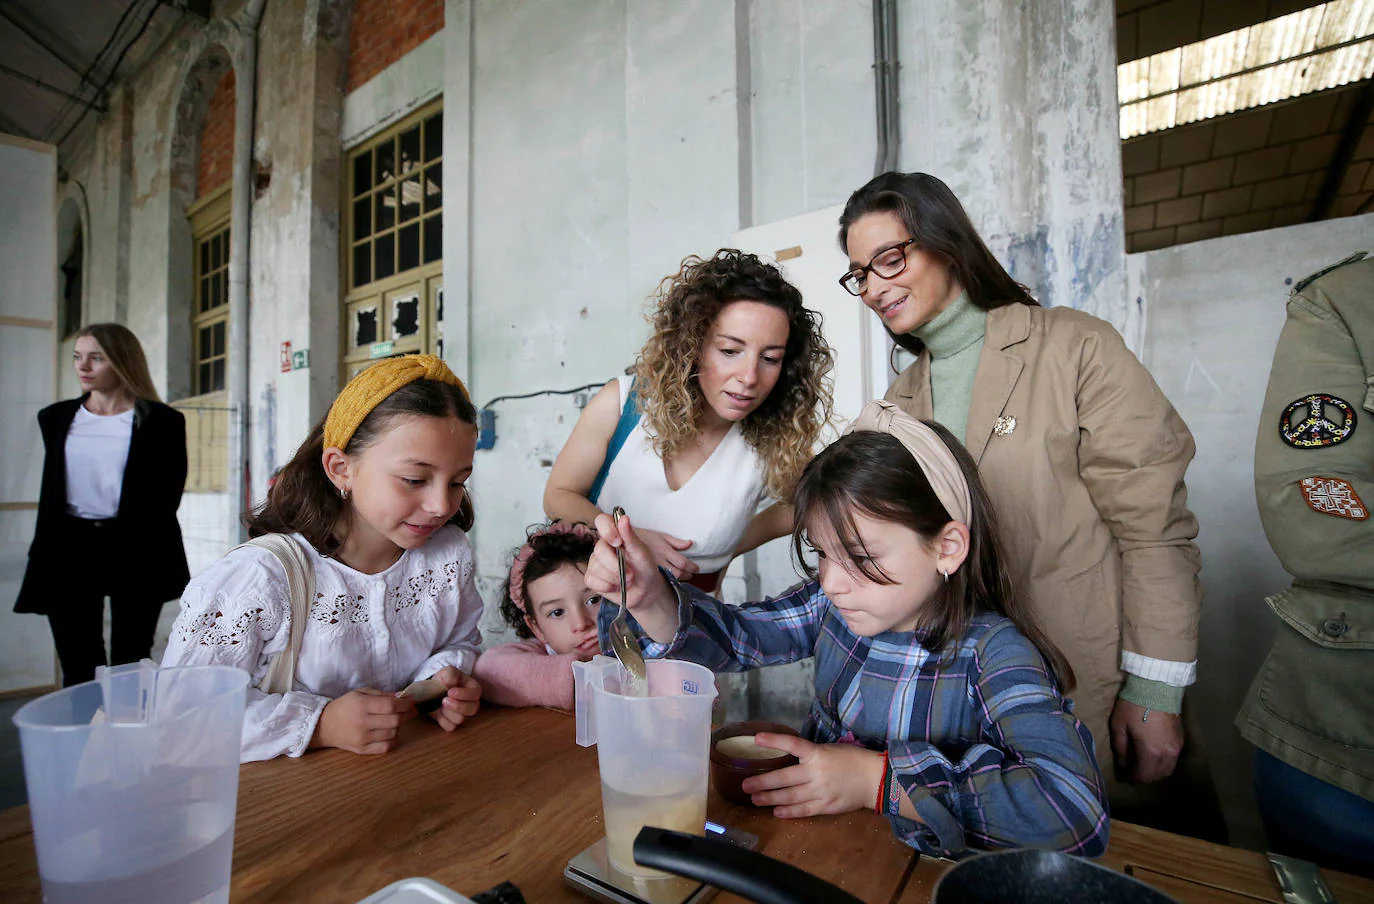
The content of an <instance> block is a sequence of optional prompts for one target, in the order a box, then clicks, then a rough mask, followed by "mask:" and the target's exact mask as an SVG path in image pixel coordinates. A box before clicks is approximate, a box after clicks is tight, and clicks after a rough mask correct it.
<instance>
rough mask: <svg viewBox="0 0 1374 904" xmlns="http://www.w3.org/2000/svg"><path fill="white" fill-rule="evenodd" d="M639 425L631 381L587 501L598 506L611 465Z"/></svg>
mask: <svg viewBox="0 0 1374 904" xmlns="http://www.w3.org/2000/svg"><path fill="white" fill-rule="evenodd" d="M638 425H639V405H638V404H637V398H636V394H635V384H634V381H633V380H631V381H630V391H629V393H627V394H626V396H625V405H624V406H623V407H622V408H621V409H620V420H618V421H616V424H615V432H614V433H612V434H611V441H610V443H609V444H607V446H606V460H605V461H603V462H602V463H601V470H600V471H597V472H596V479H595V480H593V481H592V488H591V489H590V490H588V491H587V499H588V500H589V501H590V502H591V503H592V505H596V500H597V499H598V498H599V497H600V496H601V488H602V487H603V486H604V485H605V483H606V475H608V474H610V473H611V464H612V462H614V461H615V457H616V456H617V455H619V454H620V449H621V447H622V446H624V445H625V440H627V439H629V438H630V434H631V433H632V432H633V431H634V429H635V427H637V426H638Z"/></svg>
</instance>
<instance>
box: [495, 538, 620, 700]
mask: <svg viewBox="0 0 1374 904" xmlns="http://www.w3.org/2000/svg"><path fill="white" fill-rule="evenodd" d="M595 547H596V531H594V530H592V529H591V528H590V527H588V526H587V525H585V524H581V523H575V524H570V523H568V522H567V521H553V522H550V523H548V524H540V525H537V526H535V527H532V528H530V530H529V534H528V539H527V540H526V541H525V543H524V545H523V546H521V547H520V548H519V549H517V550H516V551H515V555H514V556H513V557H512V558H511V565H510V576H509V577H508V578H507V579H506V584H505V587H503V588H502V590H503V592H502V595H501V597H502V598H501V615H502V617H503V618H505V620H506V623H507V624H509V625H510V626H511V627H512V628H514V629H515V634H516V636H517V637H519V638H520V640H517V641H515V642H514V643H508V644H502V645H501V646H499V647H492V648H491V649H489V650H486V651H485V652H483V653H482V655H481V656H480V657H478V659H477V667H476V669H475V670H474V671H473V675H474V676H475V677H476V678H477V680H478V681H480V682H481V683H482V695H483V696H484V697H485V698H486V699H487V700H489V701H491V702H492V703H497V704H500V705H501V706H551V707H554V708H555V709H567V710H571V709H572V708H573V703H574V702H575V701H574V693H573V670H572V664H573V663H574V662H577V661H579V660H584V661H585V660H587V659H591V658H592V657H593V656H595V655H596V654H597V653H598V652H599V651H600V649H601V647H600V645H599V643H598V641H597V636H596V616H597V612H598V611H599V610H600V608H601V597H600V595H599V594H597V593H595V592H593V591H591V590H589V589H587V560H588V559H590V558H591V555H592V550H593V549H594V548H595Z"/></svg>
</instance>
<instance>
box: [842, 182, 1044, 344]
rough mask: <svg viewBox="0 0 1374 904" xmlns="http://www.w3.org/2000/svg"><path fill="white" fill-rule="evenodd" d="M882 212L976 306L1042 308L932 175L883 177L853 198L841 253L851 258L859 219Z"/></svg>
mask: <svg viewBox="0 0 1374 904" xmlns="http://www.w3.org/2000/svg"><path fill="white" fill-rule="evenodd" d="M882 211H887V212H889V213H895V214H896V215H897V217H898V218H899V219H900V220H901V221H902V225H903V226H905V227H906V231H907V234H908V235H910V236H911V238H913V239H915V240H916V242H915V247H917V248H920V249H921V250H922V251H928V252H930V253H931V254H935V255H937V256H938V257H939V258H940V259H941V260H943V261H944V262H945V264H946V265H947V266H948V267H949V268H950V272H951V273H952V274H953V275H954V278H955V279H956V280H958V282H959V285H960V286H962V287H963V289H964V291H965V292H967V293H968V297H969V301H971V302H973V304H974V305H975V306H977V307H980V308H982V309H983V310H985V311H990V310H992V309H993V308H1000V307H1002V306H1004V305H1009V304H1030V305H1036V306H1038V305H1039V302H1037V301H1036V300H1035V299H1034V298H1032V297H1031V294H1030V290H1029V289H1027V288H1026V287H1025V286H1023V285H1021V284H1020V283H1019V282H1017V281H1016V280H1014V279H1012V278H1011V274H1009V273H1008V272H1007V271H1006V268H1004V267H1003V266H1002V264H1001V263H1000V262H999V261H998V260H997V258H995V257H993V254H992V252H991V251H989V250H988V246H987V245H986V244H984V243H983V239H982V236H980V235H978V230H977V229H974V228H973V222H972V221H971V220H970V219H969V218H968V214H967V213H965V212H964V206H963V205H962V204H960V203H959V199H958V198H956V197H954V192H952V191H950V190H949V186H948V185H946V184H945V183H943V182H941V181H940V180H939V179H937V178H935V177H934V176H932V175H930V174H929V173H883V174H882V175H881V176H874V177H873V178H872V179H870V180H869V181H868V184H866V185H864V187H863V188H860V189H859V190H858V191H856V192H854V194H852V195H850V196H849V200H848V201H846V202H845V205H844V213H842V214H840V248H841V250H843V251H844V252H845V253H846V254H848V253H849V227H850V226H853V225H854V223H855V221H856V220H858V219H859V218H860V217H862V216H863V215H864V214H869V213H879V212H882ZM883 329H887V325H886V324H884V325H883ZM887 333H888V335H889V336H891V337H892V338H893V340H894V341H895V342H896V343H897V344H898V345H900V346H901V347H902V348H904V349H906V350H907V351H909V352H911V353H912V354H920V353H921V350H922V349H924V348H925V343H923V342H921V340H920V339H917V338H916V337H915V336H909V335H902V336H898V335H897V334H896V333H894V332H892V331H891V330H888V331H887Z"/></svg>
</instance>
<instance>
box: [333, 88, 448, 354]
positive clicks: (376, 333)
mask: <svg viewBox="0 0 1374 904" xmlns="http://www.w3.org/2000/svg"><path fill="white" fill-rule="evenodd" d="M443 127H444V114H443V111H442V110H441V109H440V108H439V105H438V104H435V105H432V106H431V107H429V108H427V109H425V110H421V111H420V112H418V113H416V114H415V115H414V116H412V117H410V118H408V119H406V120H404V121H402V122H401V123H399V124H398V125H397V126H395V127H394V128H392V129H390V130H388V131H387V132H385V133H383V134H381V135H379V136H377V137H375V138H372V139H370V140H369V141H367V142H366V143H364V144H363V145H361V146H359V147H358V148H355V149H353V150H351V151H350V152H349V154H348V166H347V168H346V172H345V194H346V195H347V197H348V208H347V223H346V226H345V229H346V235H347V237H348V241H347V246H346V247H347V251H346V252H345V262H344V267H345V281H346V283H347V286H348V292H347V295H346V297H345V302H344V305H345V333H344V375H345V376H348V375H350V374H352V373H355V372H357V371H358V370H360V369H362V367H364V366H366V364H367V363H370V362H371V361H373V360H376V359H378V358H385V357H390V356H392V355H399V354H407V353H412V352H427V353H431V354H442V351H441V350H440V343H441V341H442V340H441V339H440V338H439V330H440V327H439V322H440V320H441V319H442V318H441V316H440V315H439V314H438V309H437V306H436V299H437V293H438V292H439V291H440V289H441V286H442V274H443V201H444V188H443V185H444V182H443Z"/></svg>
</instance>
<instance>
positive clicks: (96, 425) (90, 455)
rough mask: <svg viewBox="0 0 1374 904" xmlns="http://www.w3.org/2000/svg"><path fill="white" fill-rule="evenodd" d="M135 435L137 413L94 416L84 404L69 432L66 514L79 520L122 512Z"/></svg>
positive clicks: (106, 516) (112, 515)
mask: <svg viewBox="0 0 1374 904" xmlns="http://www.w3.org/2000/svg"><path fill="white" fill-rule="evenodd" d="M133 435H134V410H133V409H132V408H130V409H129V410H128V411H124V412H121V413H120V414H109V415H99V414H91V412H89V411H87V410H86V406H85V405H81V406H79V407H78V408H77V409H76V417H75V418H73V419H72V426H71V428H70V429H68V430H67V445H66V456H67V511H68V512H69V513H70V514H73V515H75V516H76V517H78V518H90V519H99V518H113V517H114V516H115V515H117V514H118V513H119V496H120V493H121V492H122V491H123V488H124V466H125V465H126V464H128V462H129V441H130V439H132V438H133Z"/></svg>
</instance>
